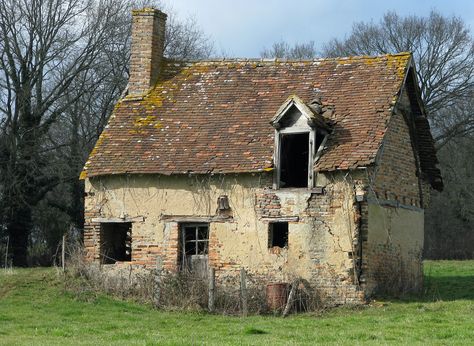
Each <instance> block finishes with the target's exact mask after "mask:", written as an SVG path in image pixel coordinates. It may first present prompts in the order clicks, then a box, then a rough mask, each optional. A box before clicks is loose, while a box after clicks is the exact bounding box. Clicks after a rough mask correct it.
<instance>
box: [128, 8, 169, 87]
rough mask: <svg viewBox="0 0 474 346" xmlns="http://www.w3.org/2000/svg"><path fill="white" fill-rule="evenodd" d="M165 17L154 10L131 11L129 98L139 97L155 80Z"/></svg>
mask: <svg viewBox="0 0 474 346" xmlns="http://www.w3.org/2000/svg"><path fill="white" fill-rule="evenodd" d="M166 17H167V16H166V14H165V13H163V12H161V11H160V10H156V9H154V8H144V9H142V10H133V11H132V51H131V56H130V79H129V82H128V93H129V95H132V96H133V95H135V96H138V95H142V94H144V93H146V92H147V91H148V90H150V88H152V87H153V86H154V85H155V83H156V81H157V79H158V76H159V73H160V68H161V62H162V59H163V50H164V43H165V25H166Z"/></svg>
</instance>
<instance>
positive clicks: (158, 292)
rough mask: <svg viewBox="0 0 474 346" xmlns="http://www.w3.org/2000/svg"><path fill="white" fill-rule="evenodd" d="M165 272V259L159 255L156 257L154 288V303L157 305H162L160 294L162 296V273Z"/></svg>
mask: <svg viewBox="0 0 474 346" xmlns="http://www.w3.org/2000/svg"><path fill="white" fill-rule="evenodd" d="M162 274H163V260H162V258H161V257H159V256H158V258H157V259H156V269H155V280H154V281H155V287H154V290H153V303H154V305H155V307H158V306H159V305H160V296H161V275H162Z"/></svg>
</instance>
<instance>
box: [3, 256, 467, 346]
mask: <svg viewBox="0 0 474 346" xmlns="http://www.w3.org/2000/svg"><path fill="white" fill-rule="evenodd" d="M425 272H426V286H427V293H426V294H425V295H424V296H423V297H418V298H411V299H406V300H384V301H376V302H373V303H372V304H371V305H370V306H365V307H360V308H340V309H335V310H332V311H330V312H326V313H323V314H320V315H314V314H313V315H309V314H306V315H293V316H290V317H288V318H286V319H283V318H280V317H272V316H252V317H248V318H239V317H225V316H215V315H207V314H198V313H174V312H161V311H157V310H153V309H152V308H149V307H147V306H141V305H138V304H134V303H130V302H124V301H118V300H114V299H112V298H108V297H105V296H103V297H99V298H98V299H95V300H93V301H92V302H87V301H81V300H78V299H75V297H74V296H72V295H71V294H69V293H65V292H64V288H63V284H62V282H61V280H60V279H59V278H58V276H57V274H56V272H55V271H54V270H52V269H16V270H14V271H13V272H12V273H4V272H3V271H1V272H0V344H1V345H17V344H19V345H25V344H26V345H64V344H74V345H77V344H84V345H91V344H92V345H102V344H113V345H136V344H138V345H155V344H156V345H163V344H167V345H168V344H170V345H182V344H193V345H194V344H219V345H222V344H244V345H247V344H272V345H275V344H314V343H321V344H360V343H369V344H374V345H380V344H430V345H431V344H434V345H446V344H463V345H466V344H474V261H436V262H431V261H427V262H426V263H425Z"/></svg>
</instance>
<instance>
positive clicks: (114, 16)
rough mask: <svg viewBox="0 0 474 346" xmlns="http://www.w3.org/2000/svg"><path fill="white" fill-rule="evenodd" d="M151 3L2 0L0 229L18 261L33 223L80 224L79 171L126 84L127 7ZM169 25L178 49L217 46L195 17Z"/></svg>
mask: <svg viewBox="0 0 474 346" xmlns="http://www.w3.org/2000/svg"><path fill="white" fill-rule="evenodd" d="M149 4H153V3H151V2H149V1H147V2H146V3H145V2H136V1H130V0H3V1H2V2H0V232H4V231H5V232H6V233H7V234H8V235H9V237H10V244H11V247H12V254H13V263H14V265H17V266H24V265H26V263H27V261H26V252H27V251H26V249H27V245H28V239H29V237H30V236H31V231H32V230H36V231H37V230H38V229H41V228H42V227H43V228H44V229H43V233H45V232H50V230H48V229H47V228H48V227H51V224H52V222H47V220H48V218H49V219H50V220H51V218H53V219H54V220H51V221H56V220H55V219H61V220H63V219H65V218H64V217H55V215H58V214H55V212H54V210H57V211H58V212H61V213H63V215H67V216H68V217H69V218H70V219H71V220H72V221H73V223H75V224H77V225H79V226H80V224H81V222H82V221H81V220H82V195H83V186H82V183H80V182H79V181H78V176H79V172H80V170H81V168H82V166H83V164H84V161H85V158H86V157H87V154H88V152H89V150H90V149H91V147H92V146H93V144H94V143H95V140H96V138H97V136H98V135H99V134H100V132H101V130H102V128H103V126H104V125H105V123H106V121H107V119H108V116H109V115H110V112H111V110H112V108H113V105H114V104H115V102H116V100H117V99H118V97H119V95H120V94H121V93H122V91H123V90H124V88H125V87H126V83H127V79H128V60H129V56H130V49H129V47H130V23H131V18H130V10H131V8H132V7H133V8H138V7H141V6H142V5H149ZM187 30H189V34H187ZM167 33H168V39H169V37H170V36H171V37H172V40H173V41H168V44H167V52H169V54H170V55H173V56H174V57H178V58H186V59H188V58H189V59H191V58H199V57H203V56H207V55H209V54H210V52H211V49H212V45H211V44H210V40H209V39H208V38H207V37H206V36H205V35H204V34H203V33H202V31H200V30H199V29H198V28H197V26H195V22H192V21H191V20H190V21H187V22H184V23H183V22H180V21H178V20H172V21H171V25H170V26H169V27H168V29H167ZM174 40H181V42H182V43H181V44H179V43H177V42H174ZM45 202H46V203H45ZM51 206H53V207H54V209H51ZM48 208H49V209H48ZM48 224H49V226H48ZM58 228H59V227H58ZM64 229H66V225H64ZM34 238H35V239H36V238H37V234H35V237H34ZM30 240H31V237H30Z"/></svg>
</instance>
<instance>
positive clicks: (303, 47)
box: [260, 41, 316, 59]
mask: <svg viewBox="0 0 474 346" xmlns="http://www.w3.org/2000/svg"><path fill="white" fill-rule="evenodd" d="M260 56H261V57H262V58H283V59H312V58H314V57H315V56H316V48H315V46H314V41H310V42H308V43H296V44H295V45H294V46H290V45H289V44H288V43H287V42H285V41H280V42H275V43H273V45H272V47H271V48H264V49H263V50H262V51H261V52H260Z"/></svg>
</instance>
